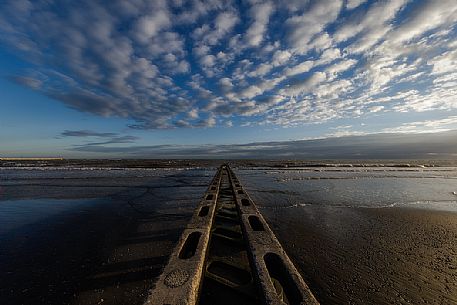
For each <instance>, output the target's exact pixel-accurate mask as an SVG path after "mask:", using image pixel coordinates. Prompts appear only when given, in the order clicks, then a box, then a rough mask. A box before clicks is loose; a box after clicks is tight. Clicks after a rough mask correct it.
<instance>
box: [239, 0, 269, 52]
mask: <svg viewBox="0 0 457 305" xmlns="http://www.w3.org/2000/svg"><path fill="white" fill-rule="evenodd" d="M272 12H273V4H272V3H271V2H264V3H256V4H254V5H253V6H252V7H251V9H250V15H251V18H252V20H253V22H252V24H251V25H250V27H249V28H248V29H247V31H246V35H245V40H246V42H247V43H248V44H249V45H250V46H258V45H259V44H260V43H261V42H262V41H263V36H264V35H265V32H266V30H267V25H268V19H269V18H270V15H271V13H272Z"/></svg>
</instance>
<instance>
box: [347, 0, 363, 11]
mask: <svg viewBox="0 0 457 305" xmlns="http://www.w3.org/2000/svg"><path fill="white" fill-rule="evenodd" d="M365 2H367V0H348V2H347V4H346V8H347V9H348V10H352V9H354V8H356V7H358V6H360V5H361V4H363V3H365Z"/></svg>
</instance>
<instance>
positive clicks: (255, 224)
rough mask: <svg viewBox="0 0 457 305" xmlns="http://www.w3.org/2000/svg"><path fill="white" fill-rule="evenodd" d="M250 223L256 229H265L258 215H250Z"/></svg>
mask: <svg viewBox="0 0 457 305" xmlns="http://www.w3.org/2000/svg"><path fill="white" fill-rule="evenodd" d="M248 220H249V225H250V226H251V228H252V229H253V230H254V231H265V228H264V227H263V224H262V222H261V221H260V219H259V217H257V216H254V215H252V216H249V217H248Z"/></svg>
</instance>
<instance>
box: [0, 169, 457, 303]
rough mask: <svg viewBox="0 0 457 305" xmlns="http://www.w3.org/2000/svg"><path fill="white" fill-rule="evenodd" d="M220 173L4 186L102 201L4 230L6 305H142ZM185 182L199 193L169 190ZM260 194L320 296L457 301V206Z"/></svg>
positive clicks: (11, 192)
mask: <svg viewBox="0 0 457 305" xmlns="http://www.w3.org/2000/svg"><path fill="white" fill-rule="evenodd" d="M211 178H212V175H211V174H210V175H208V176H205V177H199V178H198V179H197V180H199V181H197V182H195V181H194V180H195V179H194V178H193V177H184V178H183V177H181V176H179V175H178V176H176V177H174V178H173V179H172V180H173V183H172V185H174V187H173V188H169V189H166V188H165V189H164V188H158V189H153V188H147V187H145V185H151V182H150V181H148V178H138V179H137V180H132V179H130V178H125V179H124V180H122V179H116V180H113V179H101V178H96V179H91V180H87V181H86V180H83V181H77V180H71V179H68V180H65V181H60V180H59V181H54V180H49V181H46V182H43V181H40V182H39V185H29V186H27V185H23V184H22V185H19V184H20V183H19V184H18V183H16V182H15V185H7V186H3V196H4V197H6V198H7V199H15V198H16V199H17V198H36V197H39V194H46V195H47V196H51V197H52V198H56V199H58V198H102V199H103V200H101V201H99V202H98V203H97V204H94V205H92V206H84V207H81V208H79V209H77V210H75V211H73V212H72V213H68V212H66V213H60V214H57V215H54V216H52V217H51V218H48V219H46V221H41V222H38V223H34V224H31V225H28V226H25V227H22V228H20V229H17V230H14V231H13V232H9V233H8V235H7V236H2V243H1V244H0V269H1V270H2V271H4V272H3V275H2V276H1V277H0V301H1V302H0V303H1V304H8V305H14V304H72V305H76V304H112V305H118V304H133V305H134V304H142V302H143V300H144V299H145V297H146V294H147V292H148V290H149V289H150V288H151V287H152V285H153V283H154V280H155V279H156V278H157V276H158V275H159V274H160V272H161V269H162V268H163V266H164V265H165V263H166V261H167V257H168V255H169V254H170V252H171V251H172V249H173V247H174V245H175V243H176V241H177V239H178V237H179V236H180V234H181V232H182V230H183V228H184V227H185V225H186V224H187V222H188V220H189V219H190V217H191V214H192V212H193V209H194V207H195V206H196V204H197V202H198V198H199V196H201V194H203V191H204V189H205V186H206V184H205V183H207V182H209V180H210V179H211ZM160 179H162V178H160ZM192 181H194V182H192ZM27 183H30V181H28V182H27ZM192 183H194V184H193V185H192ZM179 190H181V191H179ZM179 192H181V193H182V194H184V195H185V196H187V198H188V199H189V198H194V199H191V200H190V201H189V200H186V201H180V199H179V196H177V197H173V198H174V199H173V198H171V197H170V198H168V199H167V198H164V197H163V196H165V195H164V194H170V193H171V194H175V193H179ZM190 192H193V193H192V194H190ZM131 203H134V204H131ZM257 204H258V206H259V208H260V210H261V212H262V213H263V215H264V216H265V218H266V220H267V221H268V222H269V224H270V226H271V228H272V229H273V230H274V232H275V234H276V235H277V237H278V238H279V240H280V241H281V243H282V245H283V247H284V248H285V249H286V251H287V252H288V254H289V256H290V257H291V259H292V260H293V261H294V263H295V264H296V266H297V267H298V269H299V271H300V272H301V273H302V275H303V277H304V278H305V280H306V281H307V282H308V284H309V285H310V287H311V289H312V291H313V292H314V293H315V295H316V297H317V298H318V300H319V301H320V302H321V303H322V304H457V213H454V212H446V211H433V210H425V209H412V208H347V207H345V208H341V207H340V208H338V207H323V206H321V207H316V206H305V207H300V208H298V207H297V208H277V209H272V208H271V207H269V208H262V202H257Z"/></svg>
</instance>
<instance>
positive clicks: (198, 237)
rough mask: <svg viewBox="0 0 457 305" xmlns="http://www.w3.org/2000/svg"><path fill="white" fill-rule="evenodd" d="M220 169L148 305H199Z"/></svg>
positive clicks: (173, 253) (149, 298) (153, 290)
mask: <svg viewBox="0 0 457 305" xmlns="http://www.w3.org/2000/svg"><path fill="white" fill-rule="evenodd" d="M220 172H221V170H219V171H218V173H217V174H216V176H215V177H214V179H213V181H212V182H211V184H210V186H209V187H208V190H207V191H206V192H205V194H204V195H203V198H202V200H201V201H200V203H199V205H198V207H197V209H196V210H195V212H194V215H193V216H192V219H191V221H190V223H189V224H188V226H187V228H186V229H185V230H184V232H183V234H182V235H181V238H180V239H179V242H178V244H177V246H176V247H175V249H174V250H173V252H172V254H171V255H170V258H169V261H168V264H167V265H166V267H165V268H164V270H163V272H162V274H161V276H160V277H159V279H158V280H157V282H156V283H155V287H154V288H153V289H152V291H151V292H150V294H149V296H148V298H147V300H146V302H145V303H144V304H145V305H146V304H147V305H152V304H157V305H159V304H160V305H164V304H189V305H193V304H197V301H198V293H199V291H200V286H201V278H202V274H203V268H204V265H205V260H206V254H207V250H208V243H209V237H210V230H211V227H212V223H213V218H214V210H215V205H216V204H215V203H216V200H217V196H218V192H219V184H220Z"/></svg>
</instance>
